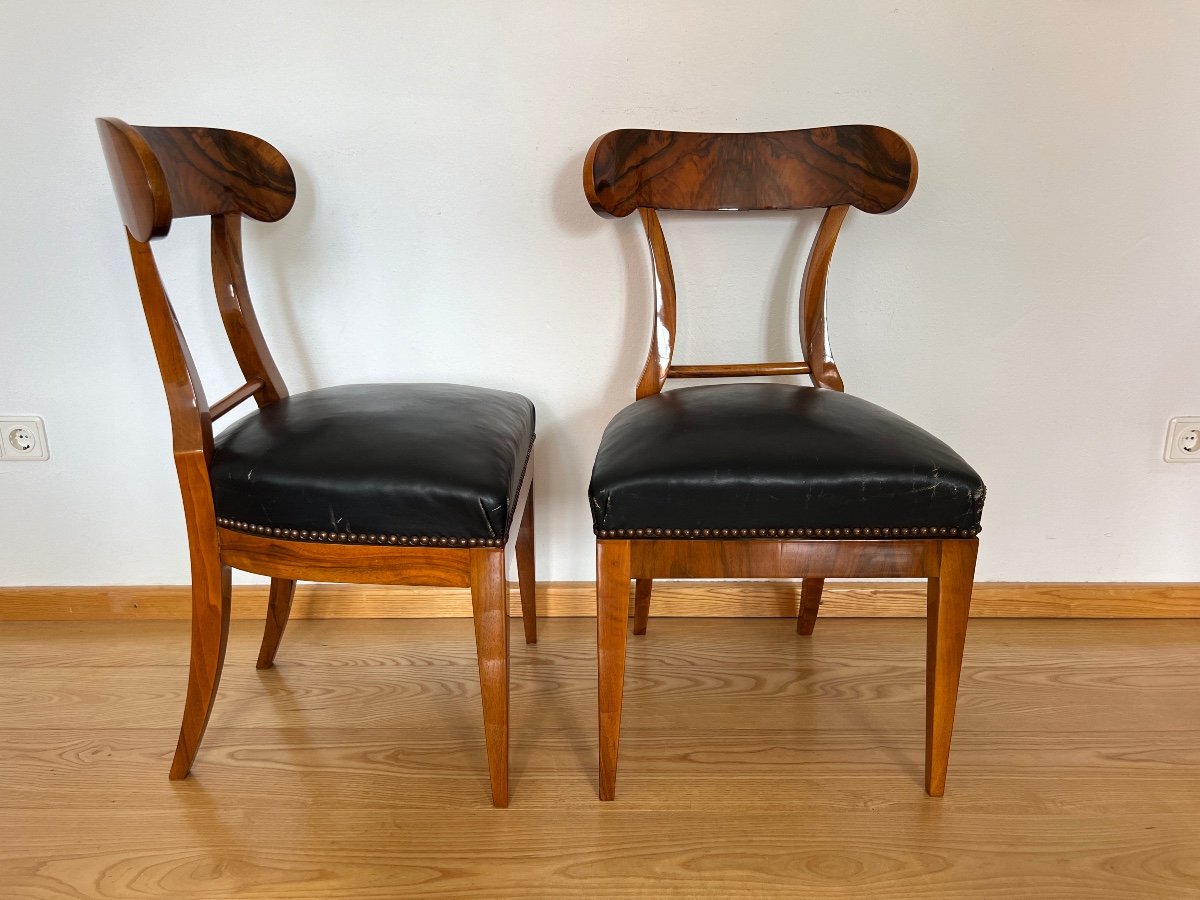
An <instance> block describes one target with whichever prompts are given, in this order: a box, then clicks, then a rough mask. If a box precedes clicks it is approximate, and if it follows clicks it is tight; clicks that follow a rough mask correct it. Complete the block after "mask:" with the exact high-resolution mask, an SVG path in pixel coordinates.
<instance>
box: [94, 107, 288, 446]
mask: <svg viewBox="0 0 1200 900" xmlns="http://www.w3.org/2000/svg"><path fill="white" fill-rule="evenodd" d="M96 127H97V129H98V131H99V133H100V142H101V145H102V146H103V148H104V156H105V159H106V161H107V163H108V170H109V175H110V176H111V178H112V183H113V189H114V190H115V192H116V195H117V203H118V205H119V207H120V210H121V218H122V220H123V222H124V224H125V230H126V233H127V238H128V242H129V252H130V255H131V257H132V259H133V268H134V274H135V276H136V278H137V284H138V291H139V293H140V295H141V298H142V306H143V309H144V311H145V314H146V324H147V325H148V326H149V329H150V338H151V341H152V343H153V345H154V354H155V357H156V359H157V361H158V367H159V373H160V374H161V376H162V380H163V387H164V389H165V391H166V395H167V406H168V409H169V410H170V415H171V433H172V438H173V446H174V451H175V454H176V456H177V457H178V456H179V455H180V454H186V453H201V454H203V458H204V460H205V462H206V463H207V462H208V460H210V459H211V455H212V446H213V436H212V423H213V422H214V421H215V420H217V419H219V418H220V417H221V416H223V415H225V414H226V413H228V412H230V411H231V410H233V409H234V408H235V407H236V406H238V405H239V404H240V403H242V402H243V401H245V400H247V399H249V398H251V397H253V398H254V400H255V402H257V403H258V405H259V406H267V405H270V404H271V403H274V402H276V401H277V400H280V399H282V398H283V397H286V396H287V393H288V392H287V387H286V385H285V384H284V381H283V378H282V376H281V375H280V373H279V369H278V368H277V367H276V365H275V361H274V359H273V358H272V357H271V352H270V350H269V349H268V347H267V343H266V339H265V338H264V337H263V333H262V329H261V328H260V327H259V324H258V319H257V317H256V316H255V314H254V308H253V306H252V304H251V302H250V293H249V289H248V288H247V285H246V269H245V264H244V261H243V257H242V230H241V225H242V216H249V217H250V218H253V219H257V220H259V221H262V222H275V221H278V220H279V219H282V218H283V217H284V216H286V215H287V214H288V212H289V211H290V210H291V208H292V204H293V203H294V202H295V198H296V180H295V177H294V176H293V174H292V169H291V166H289V165H288V162H287V160H286V159H284V157H283V155H282V154H281V153H280V152H279V151H278V150H276V149H275V148H274V147H272V146H271V145H270V144H268V143H267V142H266V141H263V140H261V139H260V138H256V137H254V136H252V135H248V134H242V133H241V132H237V131H226V130H222V129H217V128H157V127H154V128H151V127H144V126H134V125H129V124H127V123H125V122H122V121H121V120H120V119H112V118H103V119H97V120H96ZM203 215H207V216H210V217H211V218H212V228H211V242H212V275H213V288H214V291H215V293H216V298H217V306H218V309H219V310H220V313H221V321H222V324H223V325H224V327H225V333H226V335H227V336H228V338H229V343H230V346H231V347H232V349H233V353H234V356H235V357H236V359H237V362H238V366H239V368H240V369H241V371H242V375H243V377H244V378H245V383H244V384H243V385H242V386H241V387H238V388H237V389H235V390H234V391H232V392H230V393H229V394H228V395H226V396H225V397H223V398H221V399H220V400H218V401H216V402H215V403H213V404H211V405H210V404H209V403H208V401H207V399H206V397H205V394H204V388H203V386H202V384H201V382H200V378H199V375H198V374H197V372H196V367H195V364H194V363H193V362H192V358H191V354H190V352H189V351H188V346H187V340H186V339H185V337H184V335H183V332H182V330H181V329H180V327H179V322H178V320H177V319H176V316H175V312H174V309H173V308H172V306H171V301H170V299H169V298H168V296H167V291H166V288H165V286H164V285H163V282H162V277H161V276H160V274H159V271H158V266H157V264H156V262H155V259H154V253H153V251H152V250H151V247H150V241H152V240H157V239H161V238H163V237H165V236H166V235H167V234H168V232H169V231H170V228H171V223H172V222H173V221H174V220H175V219H179V218H185V217H188V216H203Z"/></svg>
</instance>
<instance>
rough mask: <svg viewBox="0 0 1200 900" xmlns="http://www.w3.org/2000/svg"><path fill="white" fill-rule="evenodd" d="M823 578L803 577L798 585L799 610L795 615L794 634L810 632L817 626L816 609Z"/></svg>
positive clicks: (819, 603)
mask: <svg viewBox="0 0 1200 900" xmlns="http://www.w3.org/2000/svg"><path fill="white" fill-rule="evenodd" d="M824 587H825V579H824V578H805V579H804V583H803V584H802V585H801V586H800V612H799V613H798V614H797V615H796V634H805V635H807V634H812V633H813V629H814V628H816V627H817V611H818V610H820V608H821V590H822V589H823V588H824Z"/></svg>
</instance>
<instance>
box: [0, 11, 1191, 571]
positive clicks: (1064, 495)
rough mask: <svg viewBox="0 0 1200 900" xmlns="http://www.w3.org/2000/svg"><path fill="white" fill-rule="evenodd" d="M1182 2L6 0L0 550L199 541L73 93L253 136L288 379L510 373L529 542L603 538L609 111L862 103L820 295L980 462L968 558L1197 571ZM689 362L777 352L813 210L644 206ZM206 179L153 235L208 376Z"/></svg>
mask: <svg viewBox="0 0 1200 900" xmlns="http://www.w3.org/2000/svg"><path fill="white" fill-rule="evenodd" d="M1197 59H1200V4H1197V3H1195V2H1187V0H1180V2H1170V0H1153V2H1151V0H1144V2H1137V0H1129V2H1120V3H1118V2H1108V3H1096V2H1091V0H1079V2H1071V0H1058V2H1046V0H1027V2H1026V0H1018V2H1005V3H983V2H978V3H946V2H941V0H930V2H913V0H889V2H870V0H863V2H852V3H828V2H824V0H819V2H818V0H813V2H808V0H803V2H802V0H777V2H766V0H739V2H737V3H729V2H704V0H689V2H684V0H676V2H664V0H658V2H654V0H638V2H627V0H608V2H605V3H601V4H596V3H584V2H574V0H546V2H531V0H514V2H504V3H500V2H461V0H443V2H438V3H417V2H300V0H288V2H212V0H207V2H203V3H201V2H186V3H184V2H179V3H151V2H108V3H85V2H79V3H74V2H50V0H44V2H39V3H22V2H15V0H6V2H0V80H2V83H3V90H2V91H0V116H2V119H3V123H4V137H3V141H2V142H0V162H2V165H0V209H2V211H3V216H2V219H3V223H4V224H3V227H4V239H3V241H0V335H2V339H0V415H12V414H22V413H31V414H38V415H42V416H44V417H45V419H46V422H47V426H48V430H49V443H50V449H51V454H52V459H51V461H50V462H49V463H45V464H32V463H27V464H0V583H3V584H10V585H21V584H103V583H143V584H144V583H176V582H184V581H186V580H187V577H188V572H187V555H186V548H185V534H184V527H183V519H182V516H181V514H180V501H179V498H178V493H177V488H176V484H175V477H174V471H173V468H172V465H171V460H170V450H169V448H170V443H169V434H168V425H167V416H166V407H165V403H164V400H163V397H162V388H161V386H160V384H159V382H158V376H157V372H156V369H155V364H154V359H153V356H152V353H151V349H150V343H149V340H148V337H147V335H146V331H145V325H144V322H143V320H142V317H141V310H140V307H139V304H138V302H137V297H136V293H135V287H134V281H133V276H132V271H131V267H130V264H129V259H128V254H127V252H126V249H125V246H124V239H123V234H122V230H121V226H120V223H119V219H118V216H117V210H116V205H115V202H114V200H113V196H112V193H111V189H110V187H109V183H108V177H107V174H106V172H105V169H104V163H103V160H102V157H101V153H100V148H99V144H98V142H97V139H96V134H95V130H94V127H93V124H92V119H93V118H94V117H95V116H100V115H114V116H118V117H121V118H124V119H126V120H127V121H130V122H134V123H140V124H162V125H166V124H187V125H214V126H221V127H227V128H234V129H238V130H242V131H249V132H252V133H254V134H258V135H260V136H262V137H265V138H266V139H268V140H269V141H271V142H272V143H274V144H275V145H276V146H277V147H279V148H280V149H281V150H282V151H283V152H284V154H285V155H286V156H287V157H288V158H289V159H290V160H291V162H292V164H293V166H294V167H295V170H296V173H297V176H298V180H299V191H300V193H299V199H298V201H297V204H296V207H295V210H294V212H293V213H292V215H291V216H290V217H289V218H288V219H286V220H285V221H284V222H283V223H281V224H279V225H276V226H265V225H261V224H258V223H247V225H246V228H245V231H246V238H247V260H248V265H249V272H250V279H251V290H252V293H253V294H254V296H255V300H256V302H257V305H258V311H259V316H260V318H261V320H262V322H263V325H264V327H265V329H266V331H267V334H268V336H269V337H270V338H271V339H272V341H273V345H274V348H275V351H276V358H277V360H278V362H279V364H280V367H281V369H282V370H283V372H284V373H285V375H286V377H287V380H288V383H289V386H290V387H291V389H292V390H293V391H299V390H305V389H308V388H312V387H317V386H322V385H331V384H336V383H346V382H357V381H457V382H474V383H480V384H485V385H493V386H495V387H498V388H504V389H508V390H515V391H521V392H524V393H525V394H527V395H528V396H529V397H531V398H532V399H533V400H534V402H535V403H536V404H537V407H538V415H539V423H540V424H539V429H538V431H539V439H538V450H537V457H536V473H537V477H538V479H539V487H538V500H539V503H540V507H539V512H538V527H539V535H538V538H539V546H538V552H539V554H540V567H541V569H540V573H539V574H540V576H541V577H542V578H545V579H554V580H573V579H587V578H590V577H592V572H593V554H592V539H591V532H590V521H589V517H588V511H587V503H586V499H585V493H586V484H587V479H588V474H589V471H590V467H591V461H592V455H593V453H594V451H595V449H596V446H597V444H598V442H599V438H600V433H601V431H602V429H603V427H604V425H605V423H606V422H607V421H608V419H609V418H610V417H611V416H612V415H613V414H614V413H615V412H616V411H617V410H618V409H620V408H621V407H622V406H623V405H624V404H626V403H628V402H630V401H631V400H632V390H633V384H634V382H635V379H636V377H637V374H638V372H639V370H640V368H641V364H642V360H643V358H644V354H645V347H646V342H647V336H648V333H649V326H650V311H651V310H650V294H649V279H650V275H649V266H648V261H647V258H646V254H645V250H644V245H643V242H642V238H641V235H640V231H639V227H640V226H639V223H638V222H637V221H636V216H635V217H631V218H629V219H625V220H620V221H612V220H605V219H601V218H599V217H597V216H596V215H594V214H593V213H592V212H591V211H590V209H589V208H588V206H587V204H586V202H585V201H584V199H583V195H582V192H581V189H580V167H581V163H582V160H583V155H584V152H585V151H586V149H587V147H588V145H589V144H590V143H591V141H592V140H593V139H594V138H595V137H596V136H597V135H599V134H601V133H602V132H604V131H607V130H609V129H612V128H618V127H625V126H639V127H661V128H677V129H693V130H714V131H721V130H726V131H736V130H766V129H782V128H796V127H809V126H816V125H827V124H838V123H849V122H870V123H878V124H883V125H887V126H889V127H891V128H893V129H895V130H897V131H899V132H900V133H901V134H903V135H905V136H906V137H907V138H908V139H909V140H910V141H911V142H912V143H913V145H914V146H915V147H916V149H917V153H918V156H919V158H920V161H921V181H920V185H919V187H918V189H917V192H916V195H915V196H914V198H913V200H912V201H911V202H910V203H909V205H908V206H907V207H906V208H904V209H903V210H901V211H900V212H899V213H897V214H895V215H892V216H883V217H869V216H865V215H861V214H852V215H851V217H850V219H849V221H848V223H847V226H846V228H845V229H844V231H843V233H842V237H841V240H840V242H839V248H838V252H837V253H836V254H835V256H834V262H833V269H832V274H831V278H830V289H829V302H830V317H831V328H832V341H833V349H834V352H835V355H836V357H837V359H838V362H839V365H840V367H841V371H842V373H843V375H844V377H845V379H846V383H847V386H848V389H849V390H850V391H851V392H853V393H856V394H859V395H861V396H864V397H866V398H868V399H871V400H873V401H875V402H878V403H880V404H882V405H884V406H887V407H890V408H891V409H893V410H896V411H897V412H899V413H901V414H902V415H905V416H907V417H908V418H910V419H912V420H913V421H915V422H917V423H919V424H921V425H923V426H924V427H926V428H928V429H930V430H931V431H933V432H934V433H936V434H938V435H939V436H941V437H943V438H944V439H945V440H947V441H948V442H949V443H950V444H951V445H953V446H954V447H955V448H956V449H958V450H959V451H960V452H961V453H962V454H963V455H964V456H965V457H966V458H967V459H968V460H969V461H971V462H972V463H973V464H974V465H975V467H976V468H977V469H978V470H979V471H980V472H981V473H982V474H983V475H984V477H985V479H986V480H987V482H988V487H989V500H988V507H987V510H986V513H985V517H984V533H983V535H982V539H983V543H982V554H981V558H980V565H979V577H980V578H982V579H989V580H1069V581H1074V580H1080V581H1087V580H1147V581H1152V580H1200V527H1198V526H1197V524H1196V510H1197V508H1200V466H1187V465H1167V464H1165V463H1163V462H1162V461H1161V454H1162V445H1163V440H1164V434H1165V427H1166V422H1167V419H1168V418H1169V417H1170V416H1173V415H1184V414H1192V415H1196V414H1200V366H1198V360H1200V355H1198V354H1197V350H1196V346H1197V343H1196V342H1197V341H1200V302H1197V301H1198V300H1200V213H1198V212H1197V209H1198V207H1200V204H1198V202H1197V201H1198V199H1200V164H1198V163H1200V116H1198V115H1197V114H1196V110H1197V106H1198V104H1200V87H1198V84H1200V82H1198V81H1197V79H1196V60H1197ZM664 218H665V227H666V230H667V235H668V238H669V239H670V240H671V242H672V249H673V252H674V257H675V268H676V272H677V273H678V275H679V277H680V296H681V303H682V312H681V337H680V342H679V347H678V352H677V356H676V359H677V360H678V361H680V362H725V361H752V360H763V359H777V358H786V357H792V356H795V354H796V353H797V352H798V340H797V337H796V333H795V332H796V319H797V312H798V310H797V301H796V293H797V288H798V281H799V269H800V268H801V267H802V264H803V254H804V253H805V252H806V250H807V241H808V239H809V237H810V236H811V234H812V232H813V229H814V228H815V224H816V215H815V214H795V215H793V214H756V215H748V216H743V217H736V216H730V215H720V214H712V215H693V216H686V215H683V214H675V215H667V216H665V217H664ZM206 239H207V231H206V223H205V222H204V221H203V220H199V219H192V220H185V221H181V222H178V223H177V224H176V226H175V228H174V230H173V233H172V236H171V238H170V239H168V240H167V241H165V242H163V243H161V244H159V245H157V252H158V253H159V258H160V264H161V267H162V269H163V272H164V277H165V279H166V283H167V286H168V289H169V291H170V292H171V294H172V297H173V300H174V302H175V304H176V307H177V310H178V312H179V315H180V318H181V319H182V321H183V323H184V326H185V328H186V330H187V333H188V335H189V337H190V340H191V346H192V350H193V353H194V355H195V357H196V360H197V363H198V365H199V367H200V370H201V372H202V373H204V374H205V376H206V381H207V385H206V386H207V388H208V392H209V396H210V397H217V396H220V395H221V394H223V393H224V392H225V391H227V390H228V389H230V388H231V387H233V386H235V385H236V384H237V383H238V379H237V373H236V369H235V367H234V365H233V360H232V356H231V354H230V353H229V351H228V349H227V348H226V347H225V346H223V335H222V332H221V327H220V323H219V320H218V318H217V315H216V309H215V304H214V302H213V300H212V296H211V283H210V281H209V275H208V272H207V268H206V267H207V246H206Z"/></svg>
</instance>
